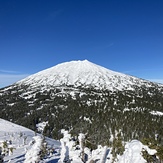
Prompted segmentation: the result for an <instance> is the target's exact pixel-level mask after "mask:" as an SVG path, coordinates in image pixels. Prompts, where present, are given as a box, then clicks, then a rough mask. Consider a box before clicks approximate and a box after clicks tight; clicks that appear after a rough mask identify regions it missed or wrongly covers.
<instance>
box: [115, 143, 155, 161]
mask: <svg viewBox="0 0 163 163" xmlns="http://www.w3.org/2000/svg"><path fill="white" fill-rule="evenodd" d="M143 149H144V150H146V151H147V152H148V154H149V155H154V154H155V153H156V152H157V151H156V150H155V149H149V148H148V146H145V145H143V144H142V143H141V142H140V141H138V140H132V141H131V142H129V143H127V144H126V145H125V152H124V154H123V155H122V156H121V157H120V158H119V161H118V163H146V162H147V161H146V160H145V159H144V158H143V156H142V153H141V152H142V150H143Z"/></svg>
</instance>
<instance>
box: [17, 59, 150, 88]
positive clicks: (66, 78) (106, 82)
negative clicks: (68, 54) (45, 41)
mask: <svg viewBox="0 0 163 163" xmlns="http://www.w3.org/2000/svg"><path fill="white" fill-rule="evenodd" d="M16 84H18V85H21V84H22V85H30V88H36V89H41V90H42V91H43V90H45V89H46V90H48V89H50V88H49V87H54V86H55V87H57V86H72V85H73V86H74V87H76V88H77V87H83V88H87V87H90V86H92V87H94V88H95V89H108V90H111V91H114V90H123V89H128V90H133V85H137V86H140V85H143V84H146V85H149V86H150V82H147V81H145V80H141V79H138V78H136V77H132V76H129V75H125V74H122V73H119V72H115V71H111V70H109V69H106V68H104V67H102V66H99V65H96V64H94V63H91V62H89V61H87V60H84V61H71V62H65V63H61V64H58V65H56V66H54V67H51V68H49V69H46V70H43V71H40V72H38V73H36V74H34V75H31V76H29V77H27V78H25V79H23V80H21V81H19V82H17V83H16Z"/></svg>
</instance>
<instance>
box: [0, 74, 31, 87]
mask: <svg viewBox="0 0 163 163" xmlns="http://www.w3.org/2000/svg"><path fill="white" fill-rule="evenodd" d="M27 76H29V74H0V88H3V87H5V86H8V85H11V84H13V83H15V82H17V81H19V80H21V79H23V78H25V77H27Z"/></svg>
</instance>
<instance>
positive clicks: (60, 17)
mask: <svg viewBox="0 0 163 163" xmlns="http://www.w3.org/2000/svg"><path fill="white" fill-rule="evenodd" d="M84 59H87V60H89V61H91V62H94V63H96V64H98V65H101V66H104V67H106V68H108V69H111V70H114V71H118V72H122V73H127V74H131V75H133V76H137V77H140V78H145V79H150V80H162V79H163V1H162V0H1V1H0V87H3V86H6V85H9V84H11V83H13V82H15V81H18V80H19V79H21V78H23V77H25V76H27V75H30V74H33V73H36V72H38V71H40V70H43V69H46V68H49V67H52V66H54V65H56V64H58V63H61V62H65V61H71V60H84Z"/></svg>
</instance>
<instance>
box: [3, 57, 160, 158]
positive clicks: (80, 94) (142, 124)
mask: <svg viewBox="0 0 163 163" xmlns="http://www.w3.org/2000/svg"><path fill="white" fill-rule="evenodd" d="M162 115H163V85H161V84H157V83H153V82H150V81H147V80H143V79H139V78H136V77H133V76H129V75H126V74H122V73H118V72H114V71H111V70H108V69H106V68H104V67H101V66H99V65H96V64H94V63H91V62H89V61H87V60H84V61H71V62H66V63H61V64H58V65H56V66H54V67H52V68H49V69H46V70H43V71H40V72H38V73H36V74H34V75H31V76H29V77H27V78H25V79H23V80H21V81H19V82H17V83H15V84H13V85H11V86H9V87H6V88H3V89H0V116H1V118H3V119H6V120H10V121H12V122H14V123H17V124H20V125H22V126H25V127H27V128H30V129H32V130H35V131H40V132H41V133H44V134H45V135H46V136H49V137H52V138H54V139H57V140H58V139H60V138H61V134H60V131H61V129H66V130H70V131H71V134H73V135H77V134H78V133H80V132H82V133H84V134H86V135H87V139H88V142H87V144H88V146H89V147H90V148H92V149H94V148H97V145H99V144H103V145H108V144H109V145H113V141H114V140H115V141H118V142H117V145H120V144H119V139H120V140H121V141H123V142H127V141H129V140H133V139H138V140H143V141H144V140H145V142H146V143H147V141H146V140H148V141H151V140H152V141H153V142H154V143H155V144H157V148H158V147H159V148H162V146H160V144H163V139H162V137H163V132H161V131H162V123H163V116H162ZM40 124H43V125H44V127H43V128H42V130H38V126H39V125H40ZM106 135H107V136H106ZM117 135H118V138H119V139H117ZM155 141H156V142H155ZM148 143H150V144H152V142H148ZM122 149H123V148H122V146H121V147H119V146H118V147H115V148H114V151H113V152H115V155H116V154H117V153H118V152H119V153H121V152H122ZM160 157H162V156H161V155H160Z"/></svg>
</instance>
